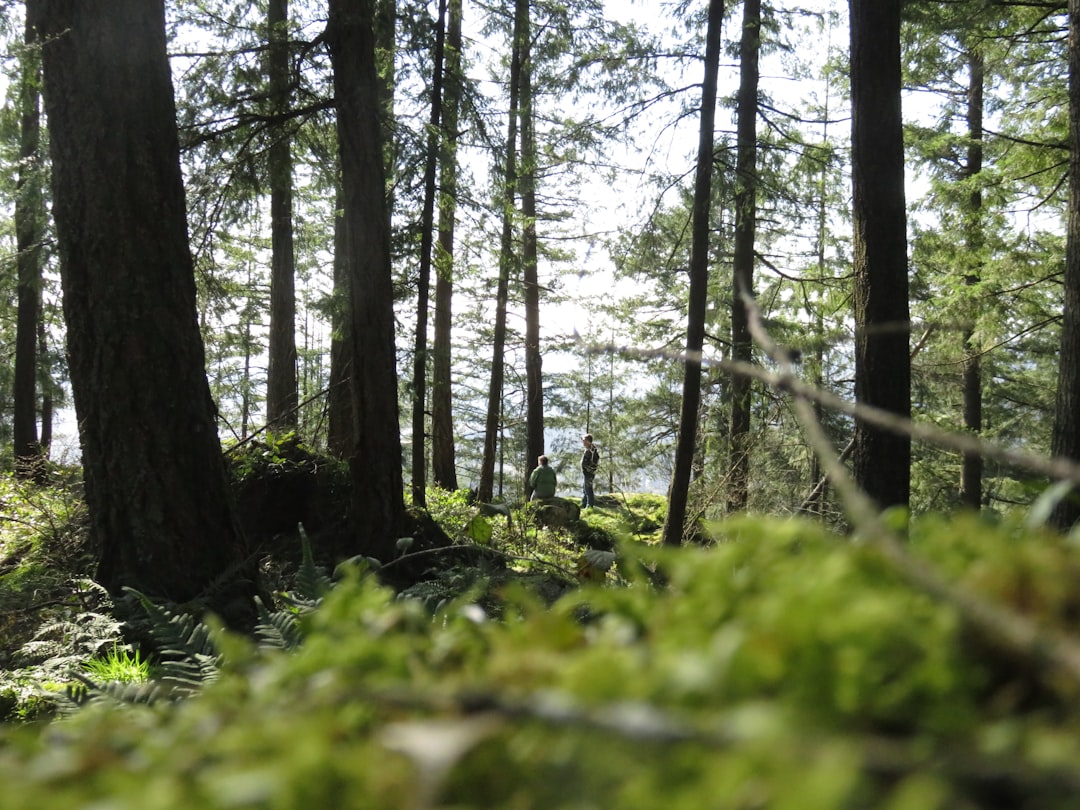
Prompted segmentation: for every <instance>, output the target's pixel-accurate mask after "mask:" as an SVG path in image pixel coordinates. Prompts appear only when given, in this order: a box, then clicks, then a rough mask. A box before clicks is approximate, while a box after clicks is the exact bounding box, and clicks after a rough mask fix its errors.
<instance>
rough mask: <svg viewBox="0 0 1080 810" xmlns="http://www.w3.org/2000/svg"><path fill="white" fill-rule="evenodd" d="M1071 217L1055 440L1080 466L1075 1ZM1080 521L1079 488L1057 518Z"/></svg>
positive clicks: (1079, 20)
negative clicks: (1079, 462)
mask: <svg viewBox="0 0 1080 810" xmlns="http://www.w3.org/2000/svg"><path fill="white" fill-rule="evenodd" d="M1069 142H1070V143H1071V144H1072V146H1073V148H1072V150H1071V151H1070V152H1069V215H1068V233H1067V237H1066V246H1065V280H1064V285H1065V290H1064V292H1065V301H1064V313H1063V315H1062V321H1061V352H1060V354H1059V357H1058V387H1057V398H1056V400H1055V403H1054V429H1053V434H1052V436H1051V441H1050V449H1051V452H1052V453H1053V454H1054V455H1055V456H1061V457H1064V458H1069V459H1072V460H1073V461H1080V148H1078V145H1080V0H1069ZM1077 520H1080V496H1078V494H1077V492H1076V488H1075V487H1074V488H1073V491H1072V493H1071V494H1070V496H1069V497H1067V498H1065V499H1063V500H1062V501H1060V502H1059V503H1058V505H1057V507H1056V508H1055V509H1054V511H1053V513H1052V514H1051V517H1050V521H1051V523H1052V524H1053V525H1054V526H1056V527H1057V528H1059V529H1061V530H1063V531H1064V530H1067V529H1068V528H1070V527H1071V526H1072V525H1073V524H1074V523H1076V522H1077Z"/></svg>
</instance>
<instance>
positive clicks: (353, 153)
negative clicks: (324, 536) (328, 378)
mask: <svg viewBox="0 0 1080 810" xmlns="http://www.w3.org/2000/svg"><path fill="white" fill-rule="evenodd" d="M329 41H330V53H331V58H332V60H333V65H334V94H335V97H336V99H337V110H338V121H337V128H338V144H339V149H340V152H341V182H342V194H343V203H344V205H343V210H344V216H345V234H344V237H345V250H344V260H345V262H346V266H347V267H348V278H349V297H350V318H349V330H348V337H349V341H350V346H351V351H350V352H349V354H350V355H351V362H352V373H351V374H350V375H349V379H350V382H351V391H352V409H353V440H354V445H353V451H352V454H351V456H350V458H349V468H350V471H351V473H352V482H353V487H354V495H353V515H352V519H353V526H354V533H355V536H356V538H357V541H358V544H359V550H360V552H361V553H364V554H368V555H370V556H373V557H375V558H376V559H380V560H389V559H391V558H392V557H393V556H394V554H395V552H396V542H397V537H398V532H399V531H400V530H401V529H402V527H403V524H404V516H405V501H404V492H403V490H402V487H403V480H402V474H401V434H400V425H399V422H398V400H397V384H398V380H397V368H396V357H395V351H394V288H393V283H392V277H391V266H390V233H389V220H388V217H387V213H386V170H385V165H384V155H383V129H382V125H381V122H380V120H379V118H380V117H379V116H378V115H372V111H373V110H380V109H381V106H380V98H381V95H380V94H381V92H382V90H381V87H380V82H379V79H378V76H377V74H376V69H375V36H374V2H373V0H331V2H330V23H329Z"/></svg>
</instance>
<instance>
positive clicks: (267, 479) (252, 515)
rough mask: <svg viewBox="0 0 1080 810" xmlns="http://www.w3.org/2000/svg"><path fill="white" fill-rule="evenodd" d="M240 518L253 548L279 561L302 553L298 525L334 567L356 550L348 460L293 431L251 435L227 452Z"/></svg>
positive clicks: (318, 553) (320, 559)
mask: <svg viewBox="0 0 1080 810" xmlns="http://www.w3.org/2000/svg"><path fill="white" fill-rule="evenodd" d="M227 458H228V460H229V470H230V473H231V476H232V489H233V501H234V505H235V508H236V516H237V520H238V521H239V523H240V527H241V529H242V530H243V531H244V533H245V534H246V536H247V537H248V540H249V542H250V543H251V545H252V547H253V548H256V549H258V550H259V552H260V553H261V554H263V555H265V556H268V557H270V558H272V559H273V560H274V562H275V563H277V564H293V565H295V564H297V563H298V562H299V559H300V548H301V546H300V539H299V534H298V528H297V527H298V526H303V527H304V531H305V532H306V533H307V536H308V538H309V540H310V541H311V544H312V552H313V554H314V556H315V558H316V560H317V561H318V562H319V563H320V564H321V565H324V566H326V567H329V568H332V567H333V566H334V565H336V564H337V563H338V562H339V561H340V560H342V559H344V558H346V557H348V556H350V555H352V554H355V553H356V548H355V547H354V546H353V545H352V543H351V536H350V533H349V500H350V492H351V481H350V478H349V470H348V465H347V464H346V463H345V462H344V461H340V460H338V459H334V458H330V457H329V456H324V455H321V454H319V453H316V452H314V451H312V450H310V449H309V448H307V447H306V446H305V445H304V444H303V443H302V442H300V441H299V439H297V438H296V436H295V435H293V434H289V435H287V436H285V437H283V438H281V439H280V440H276V439H274V438H273V437H271V438H269V439H267V441H264V442H260V441H252V442H249V443H247V444H245V445H244V446H242V447H238V448H236V449H234V450H231V451H229V452H228V454H227Z"/></svg>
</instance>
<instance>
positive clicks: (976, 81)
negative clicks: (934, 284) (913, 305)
mask: <svg viewBox="0 0 1080 810" xmlns="http://www.w3.org/2000/svg"><path fill="white" fill-rule="evenodd" d="M984 78H985V66H984V63H983V55H982V52H981V51H980V50H979V46H978V45H973V46H971V49H970V50H969V52H968V109H967V125H968V149H967V165H966V166H965V170H964V175H965V177H966V178H967V179H968V180H969V181H971V180H972V179H973V178H977V177H978V176H979V173H980V172H982V164H983V84H984ZM966 230H967V256H968V257H969V261H970V262H971V267H969V268H968V269H967V272H966V273H965V274H964V282H965V283H966V284H968V285H969V286H974V285H976V284H978V283H979V280H980V279H981V277H982V255H983V241H984V240H983V233H982V192H981V191H980V190H979V189H978V187H976V188H973V189H972V191H971V194H970V195H969V197H968V211H967V224H966ZM974 334H975V331H974V327H972V326H969V327H967V328H966V329H965V330H964V428H965V429H967V430H969V431H971V432H972V433H974V434H975V435H978V434H979V433H981V432H982V404H983V403H982V363H981V357H982V352H981V350H980V347H979V345H978V343H977V342H976V341H975V339H974ZM982 472H983V460H982V456H981V455H979V454H978V453H965V454H964V460H963V463H962V466H961V472H960V501H961V503H963V504H964V505H965V506H967V507H969V508H971V509H979V508H981V506H982Z"/></svg>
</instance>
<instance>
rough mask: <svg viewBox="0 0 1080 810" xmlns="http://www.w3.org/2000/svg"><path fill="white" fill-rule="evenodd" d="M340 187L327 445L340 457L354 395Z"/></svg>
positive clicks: (346, 450)
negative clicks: (350, 379) (350, 377)
mask: <svg viewBox="0 0 1080 810" xmlns="http://www.w3.org/2000/svg"><path fill="white" fill-rule="evenodd" d="M342 200H343V198H342V194H341V189H340V187H339V188H338V191H337V199H336V201H335V203H334V212H335V214H334V290H333V293H332V303H331V312H330V380H329V388H330V390H329V392H328V393H327V411H328V413H327V423H328V426H327V436H326V446H327V448H328V449H329V451H330V453H331V454H332V455H333V456H335V457H336V458H343V459H344V458H348V457H349V454H350V453H351V452H352V444H353V436H352V395H351V394H350V392H349V374H350V361H349V348H348V347H349V278H348V272H349V268H348V264H347V262H346V261H345V251H346V248H347V244H348V242H347V240H346V239H345V217H344V215H343V214H342V210H341V207H342V204H343V202H342Z"/></svg>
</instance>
